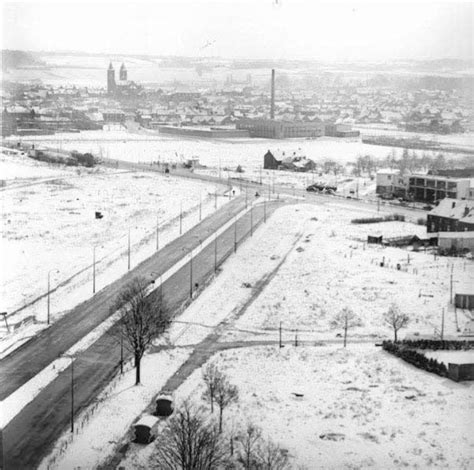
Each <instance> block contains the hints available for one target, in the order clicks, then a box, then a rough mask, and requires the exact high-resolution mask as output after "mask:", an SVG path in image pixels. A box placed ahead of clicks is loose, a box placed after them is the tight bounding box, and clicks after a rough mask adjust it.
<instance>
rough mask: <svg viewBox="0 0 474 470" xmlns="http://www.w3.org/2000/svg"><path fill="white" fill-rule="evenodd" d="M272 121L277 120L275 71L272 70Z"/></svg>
mask: <svg viewBox="0 0 474 470" xmlns="http://www.w3.org/2000/svg"><path fill="white" fill-rule="evenodd" d="M270 119H275V69H272V97H271V104H270Z"/></svg>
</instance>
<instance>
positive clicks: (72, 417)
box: [62, 354, 75, 433]
mask: <svg viewBox="0 0 474 470" xmlns="http://www.w3.org/2000/svg"><path fill="white" fill-rule="evenodd" d="M62 357H66V358H68V359H71V432H72V433H73V432H74V359H75V357H74V356H71V355H69V354H62Z"/></svg>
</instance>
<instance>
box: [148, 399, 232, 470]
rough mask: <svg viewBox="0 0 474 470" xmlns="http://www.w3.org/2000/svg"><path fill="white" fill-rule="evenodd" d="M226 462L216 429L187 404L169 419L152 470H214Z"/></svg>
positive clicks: (197, 410)
mask: <svg viewBox="0 0 474 470" xmlns="http://www.w3.org/2000/svg"><path fill="white" fill-rule="evenodd" d="M225 461H226V456H225V448H224V446H223V444H222V440H221V435H220V434H219V431H218V430H217V427H216V426H215V425H214V424H212V423H211V422H209V421H208V420H207V419H206V418H205V415H204V412H203V410H202V409H200V408H195V407H193V406H192V405H190V404H189V403H188V402H185V403H184V405H183V407H182V408H181V409H180V410H178V411H177V412H176V413H175V414H174V415H173V417H172V418H171V419H170V421H169V423H168V425H167V426H166V428H165V430H164V431H163V433H161V434H160V437H159V438H158V441H157V447H156V454H155V456H154V458H153V462H152V465H153V468H159V469H160V470H161V469H162V470H178V469H180V470H181V469H182V470H215V469H218V468H222V467H223V464H224V462H225Z"/></svg>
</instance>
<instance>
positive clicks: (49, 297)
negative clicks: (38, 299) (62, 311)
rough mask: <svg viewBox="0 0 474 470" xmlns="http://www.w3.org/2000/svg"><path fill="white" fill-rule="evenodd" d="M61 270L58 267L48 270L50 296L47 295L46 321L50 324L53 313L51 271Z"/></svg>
mask: <svg viewBox="0 0 474 470" xmlns="http://www.w3.org/2000/svg"><path fill="white" fill-rule="evenodd" d="M53 271H54V272H59V270H58V269H50V270H49V271H48V296H47V307H48V308H47V314H48V315H47V319H46V322H47V324H48V325H49V323H50V314H51V273H52V272H53Z"/></svg>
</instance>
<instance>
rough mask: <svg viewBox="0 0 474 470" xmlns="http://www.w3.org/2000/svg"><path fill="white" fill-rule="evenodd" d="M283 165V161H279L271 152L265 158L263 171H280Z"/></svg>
mask: <svg viewBox="0 0 474 470" xmlns="http://www.w3.org/2000/svg"><path fill="white" fill-rule="evenodd" d="M280 165H281V160H277V159H276V158H275V157H274V156H273V153H272V152H270V150H269V151H268V152H267V153H266V154H265V155H264V156H263V169H264V170H278V167H279V166H280Z"/></svg>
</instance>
